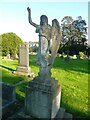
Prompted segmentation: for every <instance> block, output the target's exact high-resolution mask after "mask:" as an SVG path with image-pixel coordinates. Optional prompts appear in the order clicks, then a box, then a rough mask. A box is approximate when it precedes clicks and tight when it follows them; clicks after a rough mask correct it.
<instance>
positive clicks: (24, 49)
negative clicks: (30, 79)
mask: <svg viewBox="0 0 90 120" xmlns="http://www.w3.org/2000/svg"><path fill="white" fill-rule="evenodd" d="M16 72H17V73H19V74H21V75H30V76H32V75H33V73H32V72H31V69H30V67H29V48H28V43H25V44H22V45H20V47H19V66H17V68H16Z"/></svg>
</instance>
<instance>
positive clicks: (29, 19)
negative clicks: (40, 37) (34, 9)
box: [27, 7, 38, 27]
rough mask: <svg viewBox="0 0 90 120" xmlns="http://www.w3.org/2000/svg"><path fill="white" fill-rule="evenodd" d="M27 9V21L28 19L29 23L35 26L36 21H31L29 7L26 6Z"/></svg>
mask: <svg viewBox="0 0 90 120" xmlns="http://www.w3.org/2000/svg"><path fill="white" fill-rule="evenodd" d="M27 11H28V21H29V23H30V24H31V25H32V26H34V27H37V26H38V25H37V24H36V23H34V22H32V19H31V9H30V8H29V7H28V8H27Z"/></svg>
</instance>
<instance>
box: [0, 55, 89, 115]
mask: <svg viewBox="0 0 90 120" xmlns="http://www.w3.org/2000/svg"><path fill="white" fill-rule="evenodd" d="M29 62H30V67H31V70H32V72H34V73H35V76H37V75H38V72H39V67H38V66H37V65H36V56H35V55H30V61H29ZM17 65H18V61H17V60H13V61H11V60H2V64H1V65H0V68H2V81H3V82H6V83H10V84H16V83H17V82H19V81H22V80H25V83H22V84H21V85H17V86H16V93H17V99H19V100H20V101H22V100H24V97H25V86H26V85H28V82H29V81H30V80H31V78H28V77H25V76H17V75H14V74H12V71H15V70H16V66H17ZM51 72H52V77H54V78H55V79H56V80H58V81H59V83H60V84H61V87H62V97H61V106H62V107H64V108H65V109H66V111H67V112H70V113H72V114H73V115H76V116H80V117H88V107H89V106H88V60H83V59H81V60H76V59H71V60H70V62H68V63H67V62H65V59H64V58H60V57H57V58H56V59H55V62H54V65H53V68H52V70H51Z"/></svg>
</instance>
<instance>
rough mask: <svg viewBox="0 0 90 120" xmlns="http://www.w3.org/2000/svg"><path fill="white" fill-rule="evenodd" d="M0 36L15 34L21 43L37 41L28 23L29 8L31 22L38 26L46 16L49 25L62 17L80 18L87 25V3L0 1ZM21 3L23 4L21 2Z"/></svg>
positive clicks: (36, 36)
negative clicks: (28, 8)
mask: <svg viewBox="0 0 90 120" xmlns="http://www.w3.org/2000/svg"><path fill="white" fill-rule="evenodd" d="M0 1H1V2H0V34H3V33H7V32H14V33H16V34H17V35H18V36H19V37H20V38H21V39H22V40H23V41H27V42H29V41H38V34H37V33H35V28H34V27H33V26H31V25H30V24H29V22H28V12H27V7H30V8H31V14H32V21H33V22H35V23H37V24H40V16H41V15H42V14H44V15H47V17H48V21H49V24H51V25H52V20H53V19H55V18H56V19H57V20H58V21H59V23H61V20H62V19H63V17H64V16H72V18H73V19H74V20H75V19H76V17H77V16H82V18H83V20H86V23H88V1H87V0H83V1H79V2H77V1H76V2H75V1H72V2H70V1H67V2H66V1H64V2H59V1H57V0H56V1H54V2H53V1H52V2H50V1H49V2H45V1H44V2H41V1H39V2H35V1H34V2H28V1H27V0H26V1H25V0H15V1H14V0H13V2H11V1H10V0H9V1H8V0H7V2H6V1H5V0H0ZM22 1H23V2H22Z"/></svg>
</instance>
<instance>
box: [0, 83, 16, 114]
mask: <svg viewBox="0 0 90 120" xmlns="http://www.w3.org/2000/svg"><path fill="white" fill-rule="evenodd" d="M0 88H2V90H1V91H0V92H1V93H0V101H2V108H0V112H1V111H2V116H5V115H6V114H7V113H8V112H9V111H10V110H12V109H13V105H14V103H15V102H16V92H15V86H14V85H10V84H6V83H4V82H0Z"/></svg>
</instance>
